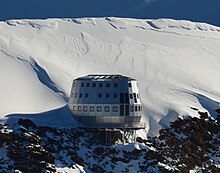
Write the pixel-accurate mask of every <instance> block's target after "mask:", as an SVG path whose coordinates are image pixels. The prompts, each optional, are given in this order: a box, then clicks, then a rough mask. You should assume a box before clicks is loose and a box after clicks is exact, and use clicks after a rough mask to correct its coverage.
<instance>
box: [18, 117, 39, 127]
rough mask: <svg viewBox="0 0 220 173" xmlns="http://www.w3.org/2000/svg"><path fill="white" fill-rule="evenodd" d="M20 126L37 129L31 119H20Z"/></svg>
mask: <svg viewBox="0 0 220 173" xmlns="http://www.w3.org/2000/svg"><path fill="white" fill-rule="evenodd" d="M18 124H20V125H22V126H24V127H32V128H37V126H36V125H35V124H34V123H33V121H31V120H29V119H19V120H18Z"/></svg>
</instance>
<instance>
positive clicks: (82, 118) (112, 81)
mask: <svg viewBox="0 0 220 173" xmlns="http://www.w3.org/2000/svg"><path fill="white" fill-rule="evenodd" d="M68 106H69V109H70V112H71V114H72V115H73V117H74V118H75V119H76V120H77V121H78V122H79V123H81V125H82V126H86V127H95V128H99V127H100V128H135V129H139V128H143V124H142V123H140V121H141V116H142V104H141V99H140V93H139V89H138V85H137V81H136V80H135V79H133V78H130V77H126V76H122V75H106V74H105V75H97V74H95V75H87V76H84V77H79V78H77V79H75V80H74V81H73V85H72V89H71V94H70V99H69V103H68Z"/></svg>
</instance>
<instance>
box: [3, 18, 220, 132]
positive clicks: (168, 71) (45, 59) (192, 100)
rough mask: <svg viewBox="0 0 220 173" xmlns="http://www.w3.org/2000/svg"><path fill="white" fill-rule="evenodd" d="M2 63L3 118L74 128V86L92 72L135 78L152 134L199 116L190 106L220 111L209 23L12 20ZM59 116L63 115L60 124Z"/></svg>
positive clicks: (218, 36)
mask: <svg viewBox="0 0 220 173" xmlns="http://www.w3.org/2000/svg"><path fill="white" fill-rule="evenodd" d="M0 59H1V61H0V67H1V68H0V75H1V78H0V84H1V85H0V89H1V97H0V103H1V106H0V108H1V109H0V115H1V118H3V119H4V118H5V116H6V115H10V114H14V115H13V116H8V117H16V116H22V117H29V118H32V119H34V121H35V122H36V121H38V122H39V123H42V122H44V123H45V124H50V125H55V126H59V125H60V124H62V126H65V123H67V124H68V125H69V126H72V125H73V124H74V123H72V124H71V123H68V122H71V120H72V119H71V118H70V116H69V115H68V113H67V107H66V106H65V105H66V102H67V99H68V98H67V97H68V95H69V92H70V87H71V83H72V80H73V79H74V78H76V77H78V76H83V75H86V74H91V73H111V74H117V73H121V74H123V75H126V76H132V77H134V78H136V79H137V80H138V83H139V87H140V92H141V98H142V102H143V104H144V118H143V120H144V121H145V122H146V124H147V129H146V132H147V134H148V135H155V134H157V133H158V129H160V128H161V127H168V126H169V122H170V121H173V120H175V119H177V118H178V117H182V116H188V115H190V116H196V117H199V114H198V112H197V111H195V110H193V109H191V107H193V108H198V109H199V110H200V111H209V114H210V116H213V117H215V116H216V114H215V113H214V111H213V110H214V109H216V108H219V102H220V87H219V86H220V78H219V76H220V70H219V67H220V28H218V27H215V26H212V25H208V24H204V23H193V22H189V21H175V20H171V19H159V20H137V19H120V18H82V19H47V20H9V21H6V22H1V23H0ZM48 111H49V112H48ZM45 112H46V113H45ZM17 113H20V115H17ZM38 113H39V114H38ZM31 114H33V115H31ZM44 115H45V120H43V118H44ZM38 116H39V117H41V118H39V119H38V120H37V118H36V117H38ZM50 117H51V119H50ZM56 117H61V118H60V119H59V123H58V122H54V119H56ZM52 120H53V121H52ZM143 134H145V132H144V133H143Z"/></svg>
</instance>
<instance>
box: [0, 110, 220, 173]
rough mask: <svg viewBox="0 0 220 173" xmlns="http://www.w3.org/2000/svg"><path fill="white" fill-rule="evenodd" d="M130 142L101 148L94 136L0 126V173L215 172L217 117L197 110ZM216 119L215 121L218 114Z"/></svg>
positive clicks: (24, 123)
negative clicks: (194, 115)
mask: <svg viewBox="0 0 220 173" xmlns="http://www.w3.org/2000/svg"><path fill="white" fill-rule="evenodd" d="M193 109H194V110H195V111H198V113H199V114H200V115H201V117H200V118H192V117H186V118H184V119H180V118H179V119H178V120H176V121H175V122H172V123H171V125H170V128H167V129H161V130H160V135H159V136H157V137H153V138H148V139H147V140H146V139H141V138H140V137H138V138H137V143H135V144H127V145H122V144H115V145H111V146H106V145H105V144H104V143H103V141H102V139H103V136H102V134H100V133H96V132H92V131H86V130H82V129H56V128H52V127H47V126H44V127H43V126H42V127H38V126H36V125H35V124H34V123H33V122H32V121H31V120H28V119H19V120H18V122H17V124H14V125H13V126H9V125H8V124H5V123H1V125H0V153H1V158H0V170H1V172H2V173H3V172H5V173H6V172H7V173H10V172H23V173H35V172H36V173H39V172H62V170H63V169H64V168H65V169H66V168H68V169H71V170H76V172H77V171H78V172H100V173H102V172H103V173H104V172H112V173H113V172H132V171H138V172H189V171H190V170H198V171H199V170H200V171H203V172H207V171H211V172H219V171H220V166H219V165H220V152H219V151H220V148H219V146H220V145H219V144H220V118H217V119H216V120H215V119H213V118H211V117H209V116H208V114H207V113H206V112H200V111H199V110H197V109H195V108H193ZM216 111H217V112H218V114H219V115H218V117H220V110H216Z"/></svg>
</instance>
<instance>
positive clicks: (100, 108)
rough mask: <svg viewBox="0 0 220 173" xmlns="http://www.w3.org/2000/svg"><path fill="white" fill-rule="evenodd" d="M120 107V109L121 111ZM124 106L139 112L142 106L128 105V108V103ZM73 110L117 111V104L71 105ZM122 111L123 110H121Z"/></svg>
mask: <svg viewBox="0 0 220 173" xmlns="http://www.w3.org/2000/svg"><path fill="white" fill-rule="evenodd" d="M121 107H122V108H123V109H124V107H123V106H122V105H121ZM121 107H120V111H121ZM126 108H128V110H127V111H130V112H140V111H142V106H130V110H129V105H126ZM73 111H74V112H95V111H97V112H102V111H104V112H110V111H112V112H119V109H118V106H73ZM123 111H124V110H123Z"/></svg>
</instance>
